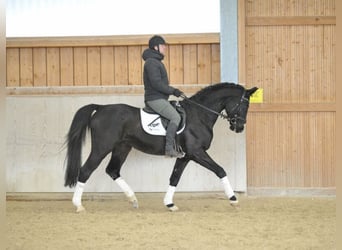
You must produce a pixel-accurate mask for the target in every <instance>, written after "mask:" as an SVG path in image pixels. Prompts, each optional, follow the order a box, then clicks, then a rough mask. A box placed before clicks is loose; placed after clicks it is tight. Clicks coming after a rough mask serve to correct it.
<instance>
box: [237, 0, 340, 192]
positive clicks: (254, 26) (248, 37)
mask: <svg viewBox="0 0 342 250" xmlns="http://www.w3.org/2000/svg"><path fill="white" fill-rule="evenodd" d="M239 14H240V20H242V22H244V24H243V25H242V24H241V23H240V27H243V28H244V32H243V35H244V36H243V37H242V38H243V39H244V44H242V45H241V46H243V45H245V47H243V48H245V50H244V51H243V52H244V55H245V56H244V57H243V58H240V60H243V62H241V65H243V68H242V69H241V71H242V72H240V74H241V77H240V79H241V78H242V79H243V80H244V81H245V82H246V84H247V85H248V86H254V85H256V86H258V87H260V88H263V103H262V104H254V105H252V106H251V112H250V114H249V117H248V123H247V155H248V156H247V160H248V163H247V175H248V176H247V178H248V181H247V183H248V189H249V192H250V193H253V192H254V191H257V190H264V191H265V192H267V189H269V190H271V191H272V190H277V189H280V190H281V189H285V190H286V189H291V188H308V189H310V188H321V189H322V190H324V189H325V188H327V189H329V188H333V189H334V188H335V185H336V183H335V175H336V161H335V152H336V148H335V131H336V128H335V119H336V94H335V92H336V79H335V53H336V51H335V47H336V37H335V28H336V27H335V26H336V16H335V1H334V0H295V1H293V0H291V1H290V0H278V1H275V0H253V1H241V2H240V12H239Z"/></svg>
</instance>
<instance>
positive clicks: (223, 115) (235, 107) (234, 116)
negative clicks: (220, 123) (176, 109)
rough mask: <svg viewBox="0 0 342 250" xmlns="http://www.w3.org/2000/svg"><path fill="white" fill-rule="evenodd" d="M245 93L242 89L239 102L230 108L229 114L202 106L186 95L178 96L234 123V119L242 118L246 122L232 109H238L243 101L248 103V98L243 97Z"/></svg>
mask: <svg viewBox="0 0 342 250" xmlns="http://www.w3.org/2000/svg"><path fill="white" fill-rule="evenodd" d="M245 95H246V91H245V90H244V92H243V95H242V96H241V99H240V102H239V103H237V104H236V105H235V106H234V107H233V108H232V110H230V112H229V113H231V115H229V114H227V115H225V114H223V113H219V112H216V111H215V110H212V109H210V108H208V107H206V106H204V105H202V104H200V103H197V102H194V101H192V100H190V99H189V98H188V97H187V96H186V95H181V96H180V97H182V98H183V99H184V100H185V101H187V102H189V103H191V104H194V105H196V106H198V107H201V108H202V109H205V110H206V111H208V112H210V113H213V114H215V115H218V116H219V117H221V118H223V119H226V120H227V121H229V122H232V123H236V120H243V121H244V122H246V121H245V119H243V118H241V117H239V116H238V114H237V113H233V111H235V110H236V109H238V108H239V107H240V105H241V104H242V103H244V102H247V103H248V99H247V98H246V97H245Z"/></svg>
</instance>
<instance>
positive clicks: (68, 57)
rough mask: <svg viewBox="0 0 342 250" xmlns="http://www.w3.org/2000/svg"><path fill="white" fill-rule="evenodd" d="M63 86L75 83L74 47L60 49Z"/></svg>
mask: <svg viewBox="0 0 342 250" xmlns="http://www.w3.org/2000/svg"><path fill="white" fill-rule="evenodd" d="M60 58H61V59H60V60H61V74H60V75H61V86H72V85H74V50H73V48H67V47H65V48H61V49H60Z"/></svg>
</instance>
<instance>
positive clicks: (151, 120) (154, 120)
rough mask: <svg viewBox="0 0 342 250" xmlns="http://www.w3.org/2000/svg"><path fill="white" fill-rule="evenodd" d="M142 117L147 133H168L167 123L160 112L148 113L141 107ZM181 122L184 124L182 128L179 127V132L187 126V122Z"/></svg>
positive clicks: (142, 124)
mask: <svg viewBox="0 0 342 250" xmlns="http://www.w3.org/2000/svg"><path fill="white" fill-rule="evenodd" d="M140 118H141V119H140V120H141V126H142V127H143V129H144V131H145V132H146V133H148V134H150V135H164V136H165V135H166V128H165V127H166V126H167V124H165V122H164V121H162V118H161V117H160V115H159V114H151V113H147V112H145V111H144V110H143V109H140ZM163 119H164V118H163ZM181 124H182V126H181V128H180V129H178V131H177V134H180V133H182V132H183V130H184V128H185V123H181Z"/></svg>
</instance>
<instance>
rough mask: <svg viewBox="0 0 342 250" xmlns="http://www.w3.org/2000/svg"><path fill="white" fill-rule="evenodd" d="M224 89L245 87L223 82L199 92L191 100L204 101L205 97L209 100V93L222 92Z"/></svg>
mask: <svg viewBox="0 0 342 250" xmlns="http://www.w3.org/2000/svg"><path fill="white" fill-rule="evenodd" d="M222 89H239V90H241V89H244V87H243V86H241V85H239V84H235V83H230V82H221V83H216V84H214V85H210V86H208V87H205V88H203V89H201V90H200V91H198V92H197V93H196V94H194V95H193V96H192V97H191V98H193V99H202V98H203V97H205V98H208V93H209V92H212V91H217V90H222Z"/></svg>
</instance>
